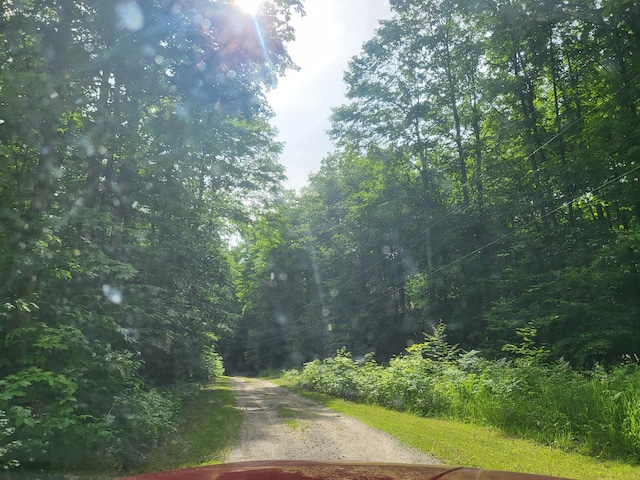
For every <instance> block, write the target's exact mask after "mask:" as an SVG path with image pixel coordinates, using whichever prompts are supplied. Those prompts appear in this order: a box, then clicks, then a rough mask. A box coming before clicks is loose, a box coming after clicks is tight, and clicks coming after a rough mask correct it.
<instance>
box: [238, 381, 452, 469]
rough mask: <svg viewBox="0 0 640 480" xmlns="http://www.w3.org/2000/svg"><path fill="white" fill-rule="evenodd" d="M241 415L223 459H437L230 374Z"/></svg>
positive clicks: (271, 387)
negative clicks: (232, 444)
mask: <svg viewBox="0 0 640 480" xmlns="http://www.w3.org/2000/svg"><path fill="white" fill-rule="evenodd" d="M232 385H233V389H234V391H235V393H236V407H237V408H238V409H239V410H240V411H241V412H242V413H243V414H244V420H243V424H242V427H241V430H240V438H239V440H238V444H237V446H236V448H234V449H233V451H232V452H231V453H230V455H229V457H228V458H227V462H244V461H252V460H311V461H313V460H325V461H335V460H339V461H354V462H377V463H418V464H425V465H434V464H438V463H439V462H438V461H437V459H435V458H433V457H430V456H429V455H426V454H424V453H422V452H419V451H417V450H415V449H412V448H410V447H407V446H404V445H402V444H400V442H399V441H398V440H396V439H394V438H393V437H391V436H390V435H387V434H386V433H383V432H380V431H378V430H375V429H373V428H371V427H369V426H367V425H365V424H364V423H362V422H359V421H358V420H355V419H353V418H350V417H346V416H343V415H342V414H340V413H338V412H334V411H333V410H330V409H328V408H326V407H324V406H322V405H320V404H318V403H316V402H314V401H312V400H309V399H307V398H303V397H301V396H299V395H295V394H293V393H291V392H289V391H288V390H285V389H284V388H282V387H279V386H277V385H274V384H273V383H271V382H268V381H265V380H261V379H247V378H237V377H236V378H233V379H232Z"/></svg>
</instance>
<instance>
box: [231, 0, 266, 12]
mask: <svg viewBox="0 0 640 480" xmlns="http://www.w3.org/2000/svg"><path fill="white" fill-rule="evenodd" d="M262 2H263V0H235V4H236V5H237V6H238V8H239V9H240V10H242V11H243V12H245V13H247V14H249V15H252V16H255V15H256V14H257V13H258V11H259V10H260V7H261V6H262Z"/></svg>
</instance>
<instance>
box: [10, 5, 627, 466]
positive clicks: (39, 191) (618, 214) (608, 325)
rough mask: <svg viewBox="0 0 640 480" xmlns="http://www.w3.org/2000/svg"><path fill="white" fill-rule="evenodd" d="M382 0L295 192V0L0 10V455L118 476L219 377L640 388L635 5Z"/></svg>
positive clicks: (20, 462) (298, 8) (14, 461)
mask: <svg viewBox="0 0 640 480" xmlns="http://www.w3.org/2000/svg"><path fill="white" fill-rule="evenodd" d="M390 5H391V9H392V17H391V18H390V19H389V20H385V21H382V22H381V23H380V25H379V28H378V29H377V31H376V33H375V35H374V36H373V38H371V39H370V40H369V41H367V42H366V43H365V44H364V45H363V46H362V50H361V52H360V53H359V54H358V55H356V56H355V57H354V58H353V59H352V60H351V62H350V63H349V66H348V68H347V70H346V72H345V74H344V81H345V84H346V86H347V92H348V101H347V102H346V103H345V104H344V105H338V106H335V108H334V109H333V113H332V117H331V124H332V127H331V130H330V132H329V134H330V136H331V138H332V139H333V141H334V144H335V150H334V151H333V153H331V154H330V155H328V156H327V157H326V158H324V159H323V164H322V167H321V168H320V170H319V171H318V172H317V173H315V174H313V175H312V176H311V177H310V178H309V182H308V185H307V186H306V187H305V188H304V189H303V190H302V191H301V192H294V191H285V190H284V188H283V180H284V178H285V172H284V169H283V167H282V166H281V165H280V164H279V161H278V160H279V155H280V153H281V150H282V145H281V144H280V143H279V142H278V141H277V132H276V131H275V129H274V128H273V127H272V126H271V124H270V122H269V120H270V118H271V116H272V115H273V113H272V111H271V108H270V107H269V105H268V103H267V101H266V92H267V91H268V90H269V89H270V88H272V87H273V86H274V85H275V84H276V82H277V79H278V77H279V76H281V75H282V74H283V73H284V72H285V71H286V70H287V69H290V68H295V65H293V62H292V61H291V59H290V58H289V56H288V54H287V45H288V44H289V43H290V42H291V41H293V40H294V38H295V32H294V31H293V28H292V27H291V24H290V20H291V17H292V15H299V14H303V13H304V10H303V2H301V1H299V0H269V1H266V2H265V3H264V6H263V8H262V11H261V13H260V15H259V16H258V17H256V18H255V19H254V18H252V17H250V16H248V15H246V14H245V13H243V12H241V11H240V10H239V9H238V8H237V7H236V6H235V5H234V4H233V3H232V2H228V1H225V0H213V1H209V0H207V1H203V0H176V1H173V0H131V1H129V0H127V1H125V0H123V1H117V2H102V1H98V0H81V1H72V0H55V1H41V0H7V1H5V2H3V3H2V12H1V14H0V44H1V45H2V48H0V219H1V220H0V273H1V275H0V278H1V281H0V300H1V303H0V467H2V468H3V469H14V468H25V467H29V466H39V467H43V466H45V467H47V468H51V469H68V468H88V467H90V466H92V465H93V466H94V465H95V464H96V463H104V464H105V465H110V466H114V465H115V466H117V468H126V466H127V465H131V464H132V463H135V461H136V459H137V458H139V457H140V456H141V455H142V454H143V453H144V452H145V451H146V450H147V449H149V448H152V447H153V446H154V445H157V444H158V442H160V441H161V440H162V438H164V437H165V436H166V435H167V434H168V433H169V432H170V431H171V429H172V428H173V426H174V420H175V418H176V414H177V412H178V411H179V409H180V404H181V401H182V399H183V398H184V397H185V396H186V395H188V394H189V392H190V391H192V389H193V388H197V384H199V383H204V382H207V381H208V380H209V379H211V378H212V377H215V376H216V375H220V374H221V373H222V372H223V369H225V368H226V370H227V371H228V372H232V373H233V372H241V373H247V372H259V371H261V370H265V369H278V368H297V367H301V366H302V365H303V364H307V368H306V369H305V372H307V373H306V374H305V373H304V372H303V373H302V374H299V375H303V376H304V375H307V376H306V377H304V378H302V379H301V382H303V383H304V382H306V383H309V384H314V385H316V384H317V383H318V382H316V380H314V379H313V378H312V375H311V374H309V370H308V369H309V368H311V369H314V368H315V369H316V370H315V371H316V373H318V372H320V374H321V375H325V377H327V378H328V376H329V373H326V372H325V373H322V372H324V371H323V370H322V368H321V367H322V365H325V364H328V365H330V366H331V365H333V364H338V365H342V366H343V367H344V368H343V367H340V368H338V370H335V369H334V370H331V372H333V373H331V375H334V374H335V372H336V371H338V372H350V371H351V370H350V369H353V368H356V365H362V366H363V368H365V367H366V365H369V367H368V368H369V372H370V373H371V371H374V373H375V374H376V375H378V374H380V375H382V376H384V375H387V374H388V375H391V377H389V376H387V377H384V378H386V379H387V380H388V381H391V380H390V378H391V379H393V375H395V374H396V373H397V375H398V377H397V378H398V379H400V378H401V377H400V373H398V372H400V371H401V370H402V368H400V366H402V365H403V364H402V362H403V361H404V360H403V359H407V358H408V359H411V358H414V359H415V358H416V355H418V356H421V357H424V358H425V359H427V360H429V359H431V360H433V361H440V360H442V361H443V363H442V368H443V369H446V368H448V367H450V366H451V362H453V361H454V357H452V356H449V354H448V353H447V352H452V351H454V352H456V355H455V361H456V362H460V361H464V359H469V358H473V359H476V360H473V366H472V367H469V368H470V369H471V370H473V372H474V375H475V374H477V375H480V374H481V373H482V371H486V372H488V373H487V375H489V374H490V373H491V371H496V369H500V368H502V370H501V372H506V371H508V368H510V367H509V365H518V364H525V365H526V366H528V367H531V368H543V367H544V368H550V369H552V370H550V371H552V372H556V373H557V375H556V377H552V376H549V377H548V378H549V382H552V381H553V378H555V379H556V380H557V381H556V382H555V385H556V386H557V385H561V384H563V383H562V382H567V384H568V383H570V382H569V381H568V380H567V379H573V380H575V382H574V383H576V384H578V383H580V382H579V381H578V380H576V379H577V378H578V377H576V375H582V374H583V373H582V372H591V373H590V374H592V375H595V374H594V373H593V372H600V373H599V375H600V377H602V376H606V375H612V377H611V378H615V379H616V382H617V383H616V382H613V380H612V382H611V385H614V383H615V385H618V386H619V385H623V384H624V382H623V380H624V378H625V376H628V378H630V377H631V376H633V377H634V378H636V377H637V378H640V375H637V372H638V369H637V362H638V357H637V355H638V354H640V352H639V350H638V346H639V345H640V325H638V321H640V266H639V263H640V185H639V182H640V112H639V111H638V109H639V108H640V5H639V4H637V3H636V2H635V1H633V0H598V1H596V0H576V1H572V2H565V1H561V0H544V1H532V0H462V1H458V0H450V1H446V0H433V1H426V0H391V1H390ZM445 329H446V343H442V342H444V332H445ZM425 342H426V344H427V345H431V346H433V342H436V345H437V346H438V348H437V349H436V350H435V351H436V353H438V352H439V353H438V355H436V357H429V355H430V353H429V352H431V353H433V350H429V349H428V348H426V347H425ZM429 342H431V343H429ZM438 342H440V343H438ZM336 351H340V352H341V353H339V354H338V356H337V357H335V358H333V360H332V357H334V355H335V354H336ZM347 352H348V353H347ZM416 352H417V353H416ZM460 352H463V353H460ZM477 358H480V359H479V360H477ZM523 358H525V359H527V362H529V363H527V362H524V361H523V360H522V359H523ZM322 359H328V360H325V361H324V363H323V362H322ZM352 359H353V360H352ZM372 359H375V361H376V362H378V363H372V362H373V360H372ZM327 362H328V363H327ZM332 362H333V363H332ZM447 362H449V363H447ZM491 362H495V363H491ZM500 362H503V363H500ZM509 362H515V363H513V364H511V363H509ZM518 362H519V363H518ZM381 365H387V366H388V367H385V368H387V369H385V370H384V371H385V372H387V373H380V372H378V370H377V369H382V368H383V367H382V366H381ZM500 365H503V366H504V368H503V367H500ZM330 368H333V367H330ZM394 368H395V369H396V370H394ZM438 368H440V367H437V368H436V367H433V366H431V367H429V368H425V369H422V370H420V372H421V373H420V375H422V376H421V377H420V378H421V380H420V381H424V382H427V380H426V379H427V378H429V375H434V378H437V374H438V372H440V371H441V370H439V369H438ZM474 369H475V370H474ZM554 369H555V370H554ZM471 370H469V372H471ZM449 371H450V370H449ZM393 372H396V373H393ZM473 372H472V373H473ZM537 372H538V377H537V378H538V379H540V378H545V375H546V373H544V371H542V370H537ZM540 372H542V373H540ZM562 372H564V373H562ZM567 372H569V373H567ZM607 372H609V373H607ZM292 375H293V374H292ZM310 375H311V376H310ZM371 375H373V373H372V374H371ZM562 375H566V376H562ZM338 377H339V375H338ZM345 378H347V377H344V376H343V378H342V379H341V381H344V380H345ZM349 378H352V379H354V378H355V379H356V380H357V379H358V378H359V377H357V375H355V374H353V375H352V377H349ZM363 378H369V379H371V378H373V377H372V376H371V377H363ZM381 378H382V377H381ZM474 378H475V377H474ZM580 378H582V377H580ZM621 379H622V380H621ZM339 380H340V379H339ZM356 380H354V382H356ZM573 380H571V381H573ZM357 381H358V382H360V380H357ZM314 382H315V383H314ZM424 382H423V383H424ZM518 382H520V380H518ZM518 382H516V383H517V384H518V385H522V383H518ZM356 383H357V382H356ZM366 383H367V380H363V381H362V382H361V383H359V384H358V385H359V387H358V388H360V387H362V386H363V385H364V384H366ZM427 383H428V382H427ZM516 383H514V385H515V384H516ZM334 385H335V383H334ZM634 385H638V382H635V381H634ZM356 386H357V385H355V384H354V385H352V386H351V387H349V390H348V391H347V392H346V393H347V396H355V395H356V394H355V393H354V392H356V391H360V390H362V392H361V396H362V397H363V399H364V400H365V401H369V400H368V399H371V398H373V397H375V396H376V395H378V394H377V393H371V392H367V391H364V390H363V389H362V388H361V389H360V390H358V389H357V388H356ZM543 386H544V385H543ZM611 388H613V387H611ZM625 388H626V387H625ZM634 388H635V387H634ZM605 390H606V391H607V392H610V391H611V389H608V390H607V389H606V388H604V387H603V390H601V391H599V392H600V393H602V392H603V391H605ZM470 392H471V393H469V392H467V393H469V395H470V396H473V395H476V394H477V393H478V391H476V390H473V391H470ZM483 392H484V391H483ZM330 393H334V394H343V393H345V392H339V391H333V392H331V391H330ZM481 393H482V392H481ZM485 393H486V392H485ZM521 393H522V392H521ZM628 393H629V395H628V396H626V397H624V398H625V401H628V402H629V404H628V405H627V404H625V407H624V408H625V409H626V410H624V409H622V410H624V415H627V414H628V413H629V412H632V413H633V415H635V416H633V415H630V416H627V417H624V418H626V419H627V420H624V421H623V423H624V424H625V428H627V427H629V428H628V429H627V430H626V432H627V433H625V435H627V436H626V437H625V438H624V439H623V440H620V442H621V444H624V445H623V446H622V447H621V448H620V449H618V450H617V451H618V452H623V454H624V455H627V456H628V458H632V457H634V456H636V457H637V453H638V448H640V433H639V432H640V428H638V427H637V425H640V414H638V411H640V407H637V405H639V404H638V398H640V397H639V396H638V394H637V390H635V391H629V392H628ZM526 394H527V392H524V396H523V397H522V402H523V403H526V401H527V397H526ZM358 395H360V394H358ZM380 395H382V394H380ZM380 395H379V396H378V397H376V398H382V396H383V395H382V396H380ZM597 396H598V394H596V395H595V397H597ZM612 396H615V395H612ZM595 397H594V398H595ZM460 398H462V397H460ZM465 398H467V397H465ZM616 398H618V397H616ZM565 400H566V398H565ZM385 401H386V400H385ZM390 401H391V402H392V403H393V399H392V400H390ZM424 402H426V400H424ZM424 402H423V403H422V404H419V405H422V406H424V405H426V403H424ZM464 402H466V400H465V401H461V402H460V403H458V404H456V405H458V406H459V407H460V410H461V411H463V415H462V416H464V408H462V406H461V405H463V404H464ZM381 403H384V401H381ZM450 403H451V402H450ZM541 405H542V403H541ZM566 405H571V401H569V400H567V401H566ZM420 408H422V407H420ZM621 408H622V407H621ZM542 409H543V407H541V410H542ZM622 410H620V411H621V412H622ZM443 411H444V410H443ZM603 411H604V410H603ZM607 411H608V412H609V413H611V412H612V411H614V410H610V411H609V410H607ZM607 411H604V413H603V415H604V416H606V415H607ZM615 411H618V410H615ZM492 412H493V410H492ZM634 412H635V413H634ZM422 413H424V414H430V413H439V410H438V409H436V410H435V411H432V410H430V409H429V408H427V407H424V409H423V412H422ZM486 415H488V416H490V413H486ZM621 415H622V414H621ZM563 418H564V417H563ZM567 418H568V417H567ZM567 418H565V420H566V421H567V422H569V423H570V422H571V421H572V420H571V419H570V418H568V419H567ZM621 418H622V417H621ZM603 422H604V420H603ZM498 423H499V422H498ZM567 424H568V423H567ZM598 425H602V424H598ZM598 425H595V424H594V425H592V426H593V428H594V429H597V428H600V427H599V426H598ZM634 425H635V426H634ZM567 432H568V433H567ZM567 432H566V433H567V435H568V436H570V435H573V433H571V432H570V431H567ZM567 438H568V440H567V441H568V442H570V441H571V438H572V437H571V438H569V437H567ZM605 441H609V440H605ZM602 451H603V450H602V449H600V446H595V447H594V448H592V449H591V452H592V453H594V452H595V453H598V452H602Z"/></svg>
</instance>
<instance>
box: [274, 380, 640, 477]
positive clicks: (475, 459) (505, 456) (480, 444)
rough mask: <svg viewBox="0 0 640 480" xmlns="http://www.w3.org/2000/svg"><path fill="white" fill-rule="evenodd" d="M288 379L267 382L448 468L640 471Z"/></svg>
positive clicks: (588, 473)
mask: <svg viewBox="0 0 640 480" xmlns="http://www.w3.org/2000/svg"><path fill="white" fill-rule="evenodd" d="M291 378H292V375H290V374H289V375H286V376H285V377H280V378H272V379H271V381H273V382H274V383H276V384H278V385H281V386H283V387H285V388H288V389H289V390H291V391H293V392H296V393H298V394H299V395H303V396H305V397H307V398H311V399H313V400H316V401H318V402H320V403H322V404H323V405H325V406H327V407H329V408H331V409H333V410H335V411H337V412H340V413H342V414H344V415H349V416H351V417H353V418H356V419H358V420H360V421H362V422H364V423H366V424H368V425H370V426H372V427H374V428H376V429H379V430H381V431H383V432H386V433H388V434H390V435H393V436H394V437H396V438H397V439H399V440H400V441H402V442H403V443H405V444H407V445H408V446H410V447H413V448H416V449H418V450H420V451H423V452H426V453H429V454H430V455H433V456H435V457H437V458H439V459H441V460H442V461H443V463H445V464H447V465H465V466H473V467H479V468H483V469H487V470H502V471H518V472H527V473H537V474H544V475H553V476H560V477H569V478H576V479H606V480H630V479H640V467H639V466H637V465H630V464H625V463H622V462H619V461H602V460H599V459H597V458H594V457H589V456H585V455H580V454H577V453H569V452H564V451H562V450H560V449H558V448H553V447H550V446H544V445H541V444H539V443H536V442H534V441H531V440H526V439H521V438H516V437H514V436H510V435H508V434H506V433H505V432H504V431H503V430H501V429H499V428H496V427H487V426H481V425H476V424H470V423H462V422H459V421H451V420H445V419H434V418H426V417H423V416H418V415H416V414H412V413H406V412H399V411H395V410H389V409H386V408H383V407H380V406H375V405H369V404H363V403H355V402H352V401H348V400H344V399H340V398H336V397H335V396H330V395H326V394H322V393H318V392H315V391H309V390H305V389H303V388H301V387H300V386H297V385H295V384H294V383H293V382H292V381H291Z"/></svg>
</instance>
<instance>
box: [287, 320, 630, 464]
mask: <svg viewBox="0 0 640 480" xmlns="http://www.w3.org/2000/svg"><path fill="white" fill-rule="evenodd" d="M519 333H520V335H521V336H522V341H521V343H520V344H518V345H509V346H508V347H507V348H509V349H511V350H514V351H516V352H517V358H516V359H515V360H513V361H507V360H487V359H484V358H482V357H480V356H479V355H478V354H477V352H475V351H472V352H462V351H460V350H458V348H457V347H455V346H450V345H448V344H447V343H446V342H445V341H444V327H443V326H442V325H440V326H439V327H437V328H436V330H435V333H434V335H427V336H426V338H425V341H424V342H422V343H417V344H415V345H413V346H411V347H409V348H407V349H406V352H405V353H404V354H403V355H399V356H397V357H394V358H393V359H391V361H390V362H389V363H388V365H386V366H385V365H381V364H378V363H376V361H375V360H374V359H373V358H371V357H368V358H364V359H361V360H355V359H353V358H352V356H351V354H350V353H348V352H346V351H344V350H343V351H340V352H338V354H337V355H336V356H335V357H333V358H328V359H325V360H322V361H321V360H314V361H312V362H309V363H307V364H306V365H305V367H304V369H302V371H296V370H291V371H289V372H287V374H286V378H287V379H289V380H291V381H293V382H295V383H297V384H299V385H301V386H303V387H305V388H308V389H312V390H315V391H318V392H322V393H326V394H329V395H333V396H336V397H341V398H345V399H349V400H353V401H357V402H363V403H369V404H373V405H380V406H383V407H385V408H390V409H394V410H400V411H407V412H411V413H415V414H418V415H421V416H428V417H439V418H449V419H458V420H463V421H466V422H473V423H479V424H484V425H494V426H498V427H500V428H501V429H502V430H504V431H505V432H507V433H509V434H513V435H518V436H523V437H526V438H530V439H534V440H537V441H539V442H542V443H546V444H548V445H552V446H554V447H558V448H561V449H565V450H570V451H577V452H580V453H583V454H587V455H594V456H598V457H609V458H617V459H621V460H624V461H627V462H631V463H635V462H637V459H638V454H640V428H639V427H640V408H639V404H638V391H639V389H640V368H639V367H638V364H637V363H636V362H634V363H627V364H624V365H620V366H617V367H614V368H612V369H610V370H605V369H603V368H601V367H599V368H595V369H593V370H592V371H590V372H588V373H580V372H577V371H575V370H574V369H572V368H571V367H570V366H569V365H568V364H567V363H566V362H559V363H553V364H549V363H545V362H544V361H543V357H544V355H545V354H546V353H547V352H546V351H545V350H544V348H541V347H537V346H536V345H535V344H534V337H535V329H532V328H531V327H527V328H524V329H522V330H521V331H520V332H519Z"/></svg>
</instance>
